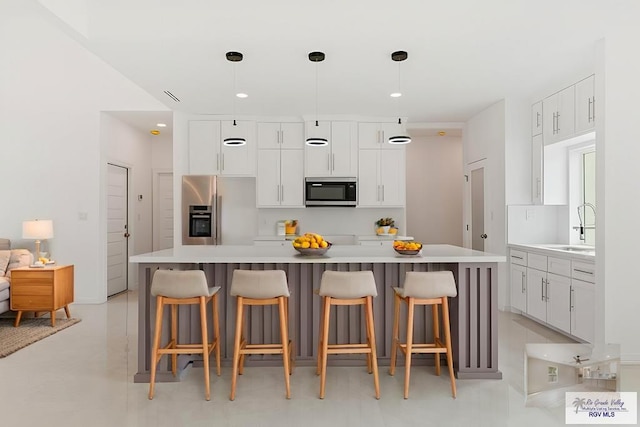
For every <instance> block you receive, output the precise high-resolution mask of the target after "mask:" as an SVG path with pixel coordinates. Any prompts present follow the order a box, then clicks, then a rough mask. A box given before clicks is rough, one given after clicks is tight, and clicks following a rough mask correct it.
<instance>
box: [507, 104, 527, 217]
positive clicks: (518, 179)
mask: <svg viewBox="0 0 640 427" xmlns="http://www.w3.org/2000/svg"><path fill="white" fill-rule="evenodd" d="M504 152H505V163H504V166H505V202H506V204H507V205H512V204H514V205H515V204H528V203H531V200H532V199H531V103H530V102H528V101H526V100H522V99H517V98H508V99H507V101H506V106H505V147H504ZM506 159H508V161H507V160H506Z"/></svg>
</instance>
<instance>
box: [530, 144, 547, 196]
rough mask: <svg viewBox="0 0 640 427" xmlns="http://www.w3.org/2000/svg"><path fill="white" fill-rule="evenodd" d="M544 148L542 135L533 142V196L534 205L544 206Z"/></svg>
mask: <svg viewBox="0 0 640 427" xmlns="http://www.w3.org/2000/svg"><path fill="white" fill-rule="evenodd" d="M543 154H544V146H543V144H542V135H536V136H534V137H533V139H532V141H531V195H532V200H531V201H532V202H533V204H534V205H542V204H544V193H543V192H544V182H543V180H544V163H543V161H544V155H543Z"/></svg>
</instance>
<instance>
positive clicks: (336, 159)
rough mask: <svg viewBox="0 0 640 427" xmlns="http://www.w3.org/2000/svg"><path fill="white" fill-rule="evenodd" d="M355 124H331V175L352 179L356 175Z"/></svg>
mask: <svg viewBox="0 0 640 427" xmlns="http://www.w3.org/2000/svg"><path fill="white" fill-rule="evenodd" d="M355 129H356V128H355V123H353V122H332V123H331V143H330V145H331V175H333V176H339V177H352V176H356V173H357V169H358V168H357V155H358V154H357V153H358V152H357V149H356V139H355V134H356V130H355Z"/></svg>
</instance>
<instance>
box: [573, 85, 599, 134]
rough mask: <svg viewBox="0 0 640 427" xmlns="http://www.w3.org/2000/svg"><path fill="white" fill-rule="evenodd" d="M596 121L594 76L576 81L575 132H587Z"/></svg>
mask: <svg viewBox="0 0 640 427" xmlns="http://www.w3.org/2000/svg"><path fill="white" fill-rule="evenodd" d="M595 123H596V98H595V77H594V76H590V77H587V78H586V79H584V80H581V81H579V82H578V83H576V134H580V133H584V132H589V131H591V130H593V129H594V127H595Z"/></svg>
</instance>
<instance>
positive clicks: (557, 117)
mask: <svg viewBox="0 0 640 427" xmlns="http://www.w3.org/2000/svg"><path fill="white" fill-rule="evenodd" d="M556 130H557V132H556V133H560V112H557V113H556Z"/></svg>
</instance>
